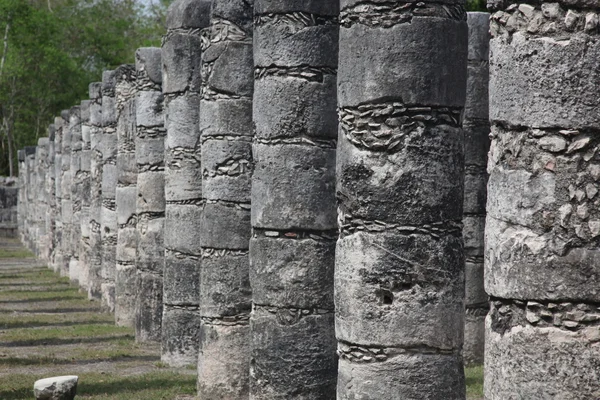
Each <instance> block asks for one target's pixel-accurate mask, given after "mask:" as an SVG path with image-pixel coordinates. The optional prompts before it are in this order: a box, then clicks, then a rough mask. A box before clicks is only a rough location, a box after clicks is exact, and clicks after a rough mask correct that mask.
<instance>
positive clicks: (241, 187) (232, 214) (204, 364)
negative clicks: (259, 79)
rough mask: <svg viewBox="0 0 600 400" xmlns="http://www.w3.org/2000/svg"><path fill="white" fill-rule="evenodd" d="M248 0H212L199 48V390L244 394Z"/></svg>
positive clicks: (250, 164) (207, 394) (208, 394)
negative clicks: (200, 81)
mask: <svg viewBox="0 0 600 400" xmlns="http://www.w3.org/2000/svg"><path fill="white" fill-rule="evenodd" d="M252 10H253V7H252V3H251V2H250V3H249V2H247V1H244V0H235V1H220V0H217V1H213V3H212V13H211V18H210V26H209V27H208V28H207V29H206V30H205V33H204V37H203V48H202V97H201V100H200V115H199V126H200V132H201V142H202V145H201V146H202V150H201V165H202V197H203V198H204V200H205V206H204V211H203V214H202V221H201V228H200V229H201V230H200V242H201V246H202V263H201V269H200V298H199V300H200V316H201V321H202V322H201V327H200V329H201V336H200V337H201V343H200V352H199V357H198V395H199V396H200V397H201V398H228V399H232V400H233V399H240V400H241V399H247V398H248V395H249V383H250V382H249V372H250V371H249V363H250V326H249V319H250V310H251V305H252V296H251V289H250V280H249V253H248V242H249V239H250V231H251V225H250V185H251V178H252V172H253V169H254V161H253V156H252V137H253V133H254V132H253V129H252V125H251V124H247V125H243V124H240V122H242V121H251V120H252V95H253V89H254V87H253V83H254V76H253V69H254V65H253V58H252V34H253V32H252V29H253V24H252V18H253V16H252Z"/></svg>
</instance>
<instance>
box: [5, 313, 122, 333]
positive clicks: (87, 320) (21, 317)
mask: <svg viewBox="0 0 600 400" xmlns="http://www.w3.org/2000/svg"><path fill="white" fill-rule="evenodd" d="M114 323H115V318H114V316H113V315H112V314H109V313H98V312H72V313H67V314H30V313H27V314H16V313H11V314H0V329H1V330H4V329H15V328H42V327H54V326H69V325H87V324H104V325H114Z"/></svg>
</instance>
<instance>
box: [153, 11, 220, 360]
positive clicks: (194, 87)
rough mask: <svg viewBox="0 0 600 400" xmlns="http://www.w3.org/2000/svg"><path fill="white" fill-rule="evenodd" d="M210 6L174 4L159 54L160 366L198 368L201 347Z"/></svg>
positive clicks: (169, 13)
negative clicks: (203, 131) (202, 121)
mask: <svg viewBox="0 0 600 400" xmlns="http://www.w3.org/2000/svg"><path fill="white" fill-rule="evenodd" d="M211 3H212V2H211V1H209V0H177V1H175V2H174V3H173V4H172V5H171V6H170V7H169V10H168V15H167V33H166V35H165V36H164V38H163V44H162V48H161V52H162V92H163V94H164V96H165V100H164V106H165V111H164V112H165V119H164V124H165V125H164V128H165V130H166V141H165V144H164V146H165V152H164V154H165V158H164V199H165V202H166V205H165V209H164V212H165V227H164V245H165V264H164V266H165V267H164V276H163V285H164V289H163V304H164V308H163V316H162V318H163V331H162V349H163V352H162V360H163V361H164V362H166V363H167V364H170V365H174V366H175V365H186V364H197V362H198V350H199V345H200V341H199V339H198V338H199V336H198V335H199V334H200V315H199V305H200V304H199V289H198V286H199V284H200V265H201V254H202V250H201V247H200V243H199V242H200V241H199V240H198V236H199V233H200V230H201V224H202V210H203V199H202V168H201V165H202V164H201V148H202V144H201V139H200V129H199V125H198V124H199V113H200V107H199V105H200V104H199V103H200V97H201V95H202V93H201V92H202V65H201V56H202V47H203V44H202V41H203V35H204V30H205V28H207V27H208V26H209V23H210V7H211ZM167 324H168V325H170V326H167Z"/></svg>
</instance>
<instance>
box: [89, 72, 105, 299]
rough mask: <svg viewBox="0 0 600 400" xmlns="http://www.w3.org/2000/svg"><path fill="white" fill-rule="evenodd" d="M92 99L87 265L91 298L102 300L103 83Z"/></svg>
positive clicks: (97, 84)
mask: <svg viewBox="0 0 600 400" xmlns="http://www.w3.org/2000/svg"><path fill="white" fill-rule="evenodd" d="M89 96H90V109H89V110H90V120H89V121H90V122H89V124H90V222H89V224H90V225H89V232H90V256H89V265H88V298H90V299H97V300H100V299H101V298H102V291H101V284H102V276H101V272H102V234H101V213H102V170H103V161H102V152H103V151H104V149H103V140H102V139H103V133H102V83H101V82H94V83H91V84H90V86H89Z"/></svg>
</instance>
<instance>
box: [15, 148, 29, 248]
mask: <svg viewBox="0 0 600 400" xmlns="http://www.w3.org/2000/svg"><path fill="white" fill-rule="evenodd" d="M17 161H18V162H19V186H18V187H19V194H18V202H17V226H18V229H19V232H18V237H19V239H20V240H21V242H22V243H24V242H25V234H24V233H25V216H26V213H25V210H26V199H27V197H26V196H25V192H26V191H27V188H26V186H25V174H26V172H25V170H26V167H25V149H21V150H17Z"/></svg>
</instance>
